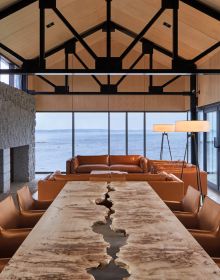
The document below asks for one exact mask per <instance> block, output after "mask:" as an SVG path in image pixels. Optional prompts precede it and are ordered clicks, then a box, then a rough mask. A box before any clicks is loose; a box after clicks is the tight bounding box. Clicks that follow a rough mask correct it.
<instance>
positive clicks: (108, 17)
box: [106, 0, 112, 85]
mask: <svg viewBox="0 0 220 280" xmlns="http://www.w3.org/2000/svg"><path fill="white" fill-rule="evenodd" d="M111 1H112V0H106V20H107V21H106V27H107V30H106V55H107V57H108V58H109V59H110V57H111ZM107 78H108V85H110V84H111V77H110V76H109V75H108V77H107Z"/></svg>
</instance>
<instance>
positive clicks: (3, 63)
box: [0, 57, 9, 85]
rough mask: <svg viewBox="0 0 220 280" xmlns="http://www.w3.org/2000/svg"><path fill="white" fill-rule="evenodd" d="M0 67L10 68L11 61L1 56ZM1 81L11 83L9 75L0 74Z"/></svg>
mask: <svg viewBox="0 0 220 280" xmlns="http://www.w3.org/2000/svg"><path fill="white" fill-rule="evenodd" d="M0 69H9V63H8V62H7V61H6V60H5V59H4V58H3V57H0ZM0 81H1V82H3V83H6V84H8V85H9V75H0Z"/></svg>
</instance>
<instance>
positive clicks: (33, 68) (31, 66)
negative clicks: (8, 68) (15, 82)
mask: <svg viewBox="0 0 220 280" xmlns="http://www.w3.org/2000/svg"><path fill="white" fill-rule="evenodd" d="M39 66H40V68H43V69H45V68H46V60H45V59H44V60H43V61H41V65H40V60H39V59H26V60H25V61H24V62H23V65H22V69H23V70H25V71H27V72H33V73H35V72H38V71H39Z"/></svg>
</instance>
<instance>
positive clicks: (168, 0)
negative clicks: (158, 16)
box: [162, 0, 179, 9]
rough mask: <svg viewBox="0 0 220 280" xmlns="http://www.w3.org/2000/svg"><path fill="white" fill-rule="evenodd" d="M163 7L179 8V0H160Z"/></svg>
mask: <svg viewBox="0 0 220 280" xmlns="http://www.w3.org/2000/svg"><path fill="white" fill-rule="evenodd" d="M162 8H163V9H179V0H162Z"/></svg>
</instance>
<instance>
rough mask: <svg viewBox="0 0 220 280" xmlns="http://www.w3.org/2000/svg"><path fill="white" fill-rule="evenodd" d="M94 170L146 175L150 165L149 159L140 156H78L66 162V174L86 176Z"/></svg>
mask: <svg viewBox="0 0 220 280" xmlns="http://www.w3.org/2000/svg"><path fill="white" fill-rule="evenodd" d="M92 170H118V171H125V172H128V173H144V172H148V164H147V159H146V158H144V157H143V156H140V155H110V156H108V155H101V156H76V157H74V158H71V159H69V160H67V162H66V174H74V173H79V174H86V173H90V172H91V171H92Z"/></svg>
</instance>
